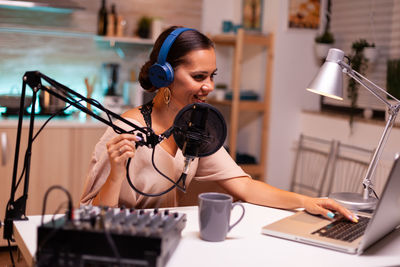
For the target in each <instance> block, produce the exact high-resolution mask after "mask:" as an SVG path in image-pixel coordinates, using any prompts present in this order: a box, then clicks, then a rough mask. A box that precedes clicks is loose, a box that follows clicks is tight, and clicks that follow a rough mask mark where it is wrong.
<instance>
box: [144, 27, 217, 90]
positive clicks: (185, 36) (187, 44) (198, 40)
mask: <svg viewBox="0 0 400 267" xmlns="http://www.w3.org/2000/svg"><path fill="white" fill-rule="evenodd" d="M177 28H181V27H178V26H172V27H170V28H168V29H166V30H165V31H164V32H162V33H161V34H160V36H159V37H158V38H157V40H156V42H155V44H154V47H153V50H152V51H151V54H150V58H149V60H148V61H147V62H146V63H145V64H144V65H143V66H142V68H141V69H140V74H139V82H140V85H141V86H142V87H143V89H145V90H148V91H150V92H153V91H155V90H157V88H156V87H154V86H153V84H152V83H151V82H150V79H149V68H150V67H151V66H152V65H153V64H154V63H156V62H157V58H158V53H159V52H160V49H161V46H162V44H163V43H164V40H165V39H166V38H167V37H168V35H169V34H170V33H171V32H172V31H173V30H175V29H177ZM210 48H214V43H213V42H212V41H211V40H210V39H209V38H208V37H207V36H205V35H204V34H202V33H201V32H199V31H196V30H193V31H185V32H183V33H181V34H180V35H179V36H178V37H177V38H176V39H175V41H174V43H173V44H172V46H171V48H170V50H169V52H168V56H167V62H168V63H169V64H171V67H172V68H173V69H174V70H175V68H176V67H177V66H178V65H180V64H182V63H183V62H184V60H183V57H184V56H186V55H187V54H188V53H189V52H191V51H194V50H200V49H210Z"/></svg>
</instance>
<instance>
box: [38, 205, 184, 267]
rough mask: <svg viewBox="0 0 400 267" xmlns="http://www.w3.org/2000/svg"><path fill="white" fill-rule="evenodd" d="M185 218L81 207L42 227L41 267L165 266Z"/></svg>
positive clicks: (164, 212)
mask: <svg viewBox="0 0 400 267" xmlns="http://www.w3.org/2000/svg"><path fill="white" fill-rule="evenodd" d="M185 225H186V215H185V214H182V213H177V212H170V211H169V210H158V209H154V210H144V209H141V210H138V209H127V208H123V207H122V208H109V207H96V206H82V207H81V208H79V209H77V210H75V211H74V212H73V216H72V219H67V218H66V217H62V218H60V219H57V220H53V221H51V222H48V223H46V224H44V225H42V226H40V227H39V228H38V253H37V255H36V260H37V265H38V266H164V265H165V264H166V262H167V261H168V259H169V258H170V256H171V254H172V253H173V252H174V250H175V248H176V246H177V245H178V243H179V241H180V238H181V232H182V230H183V228H184V227H185Z"/></svg>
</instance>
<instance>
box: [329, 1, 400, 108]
mask: <svg viewBox="0 0 400 267" xmlns="http://www.w3.org/2000/svg"><path fill="white" fill-rule="evenodd" d="M331 11H332V12H331V13H332V14H331V31H332V33H333V34H334V37H335V44H334V47H336V48H339V49H341V50H343V51H344V52H345V54H346V55H350V54H351V52H352V50H351V46H352V43H353V42H355V41H357V40H359V39H366V40H367V41H368V42H369V43H375V45H376V47H377V49H378V52H379V55H378V58H377V60H376V61H375V62H374V63H368V69H367V71H366V72H365V73H364V76H366V77H367V78H368V79H369V80H371V81H372V82H374V83H375V84H377V85H378V86H380V87H381V88H386V62H387V60H388V59H389V58H392V57H393V56H395V54H396V53H397V55H399V54H400V1H396V0H351V1H348V0H334V1H332V5H331ZM347 84H348V78H345V80H344V90H345V91H344V97H345V100H344V101H337V100H333V99H328V98H324V103H326V104H334V105H338V106H350V100H349V99H348V98H347ZM357 106H358V107H360V108H367V107H369V108H372V109H375V110H384V109H385V105H384V104H383V103H382V102H381V101H380V100H378V99H377V98H376V97H375V96H373V95H372V94H371V93H370V92H369V91H368V90H366V89H365V88H362V87H361V86H359V90H358V100H357Z"/></svg>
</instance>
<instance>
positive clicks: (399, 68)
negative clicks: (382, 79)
mask: <svg viewBox="0 0 400 267" xmlns="http://www.w3.org/2000/svg"><path fill="white" fill-rule="evenodd" d="M386 89H387V92H388V93H389V94H391V95H392V96H394V97H395V98H397V99H400V59H391V60H388V61H387V72H386Z"/></svg>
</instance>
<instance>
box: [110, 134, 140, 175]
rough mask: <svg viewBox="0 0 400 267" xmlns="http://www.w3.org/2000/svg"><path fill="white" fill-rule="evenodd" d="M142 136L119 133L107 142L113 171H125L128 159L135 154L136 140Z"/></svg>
mask: <svg viewBox="0 0 400 267" xmlns="http://www.w3.org/2000/svg"><path fill="white" fill-rule="evenodd" d="M137 141H141V138H140V137H138V136H136V135H133V134H119V135H118V136H116V137H115V138H113V139H111V140H110V141H109V142H108V143H107V152H108V158H109V160H110V164H111V172H112V173H124V170H125V166H126V161H127V160H128V158H132V157H133V156H134V155H135V142H137Z"/></svg>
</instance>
